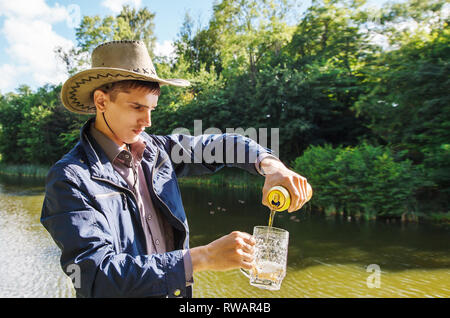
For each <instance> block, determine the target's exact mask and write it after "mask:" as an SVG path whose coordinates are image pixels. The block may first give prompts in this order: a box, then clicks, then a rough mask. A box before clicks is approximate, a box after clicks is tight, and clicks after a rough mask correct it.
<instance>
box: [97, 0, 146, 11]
mask: <svg viewBox="0 0 450 318" xmlns="http://www.w3.org/2000/svg"><path fill="white" fill-rule="evenodd" d="M141 2H142V1H141V0H103V1H102V6H104V7H106V8H108V9H109V10H111V11H112V12H114V13H119V12H120V11H121V10H122V7H123V6H124V5H130V6H132V7H135V8H139V7H140V6H141Z"/></svg>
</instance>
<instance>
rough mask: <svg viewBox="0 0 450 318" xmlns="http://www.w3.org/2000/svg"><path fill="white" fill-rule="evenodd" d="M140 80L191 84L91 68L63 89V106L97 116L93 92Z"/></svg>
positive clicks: (73, 78)
mask: <svg viewBox="0 0 450 318" xmlns="http://www.w3.org/2000/svg"><path fill="white" fill-rule="evenodd" d="M124 80H138V81H146V82H157V83H160V85H171V86H177V87H187V86H189V85H190V82H189V81H187V80H184V79H162V78H159V77H158V76H152V75H146V74H141V73H137V72H133V71H128V70H124V69H120V68H99V67H96V68H91V69H88V70H85V71H81V72H79V73H77V74H75V75H73V76H72V77H70V78H69V79H68V80H67V81H66V82H65V83H64V85H63V87H62V89H61V100H62V103H63V105H64V106H65V107H66V108H67V109H68V110H70V111H71V112H74V113H77V114H95V112H96V110H95V105H94V103H93V101H92V98H91V94H92V92H93V91H94V90H95V89H96V88H98V87H100V86H102V85H105V84H109V83H113V82H118V81H124Z"/></svg>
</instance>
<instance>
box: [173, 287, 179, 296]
mask: <svg viewBox="0 0 450 318" xmlns="http://www.w3.org/2000/svg"><path fill="white" fill-rule="evenodd" d="M173 295H174V296H175V297H178V296H180V295H181V290H179V289H175V291H174V292H173Z"/></svg>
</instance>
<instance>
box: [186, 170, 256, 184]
mask: <svg viewBox="0 0 450 318" xmlns="http://www.w3.org/2000/svg"><path fill="white" fill-rule="evenodd" d="M178 181H179V183H180V184H182V185H202V186H218V187H227V188H240V189H248V188H252V189H262V187H263V185H264V178H263V177H261V176H256V175H252V174H250V173H248V172H246V171H242V170H239V169H222V170H220V171H219V172H216V173H214V174H208V175H202V176H193V177H182V178H179V179H178Z"/></svg>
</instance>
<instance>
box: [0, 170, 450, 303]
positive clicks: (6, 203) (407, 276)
mask: <svg viewBox="0 0 450 318" xmlns="http://www.w3.org/2000/svg"><path fill="white" fill-rule="evenodd" d="M43 193H44V186H43V180H35V181H34V182H32V183H28V182H27V181H26V180H21V181H17V180H11V179H8V180H5V179H4V178H0V255H1V259H2V262H0V297H73V296H74V292H73V289H72V288H71V285H70V282H69V281H68V279H67V278H66V276H65V275H64V274H63V272H62V270H61V268H60V267H59V250H58V249H57V247H56V245H55V244H54V242H53V241H52V239H51V238H50V236H49V235H48V233H47V232H46V231H45V229H44V228H43V227H42V226H41V225H40V223H39V217H40V209H41V206H42V200H43ZM182 196H183V202H184V204H185V208H186V212H187V214H188V220H189V224H190V230H191V241H190V243H191V246H197V245H202V244H207V243H209V242H211V241H212V240H214V239H216V238H218V237H220V236H222V235H225V234H227V233H229V232H231V231H233V230H240V231H246V232H249V233H251V232H252V229H253V226H255V225H261V224H266V223H267V220H268V216H269V214H268V212H269V210H268V209H267V208H265V207H263V206H261V204H260V202H261V193H260V192H259V191H243V190H240V189H234V190H230V189H223V188H212V187H209V188H205V187H194V186H182ZM304 209H305V208H304ZM274 226H277V227H281V228H284V229H286V230H288V231H289V232H290V243H289V252H288V269H287V276H286V278H285V279H284V281H283V284H282V287H281V290H280V291H267V290H260V289H257V288H255V287H252V286H250V285H249V284H248V279H247V278H246V277H244V276H243V275H242V274H241V273H240V272H239V271H238V270H235V271H228V272H202V273H198V274H195V278H194V279H195V284H194V286H195V287H194V296H195V297H450V253H449V252H450V249H449V247H448V242H449V239H450V232H449V231H448V230H446V229H445V228H441V227H436V226H432V225H427V224H400V223H395V224H392V223H391V224H385V223H381V222H355V221H354V220H350V221H348V220H347V219H346V218H333V219H326V218H323V217H321V216H317V215H316V214H315V213H313V212H312V211H308V209H307V208H306V209H305V211H302V212H300V213H298V212H296V213H294V214H287V213H278V214H277V216H276V218H275V221H274ZM369 264H377V265H379V267H380V269H381V275H380V278H381V285H380V288H369V287H368V285H367V279H368V277H369V275H370V274H371V273H370V272H367V271H366V268H367V266H368V265H369Z"/></svg>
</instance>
